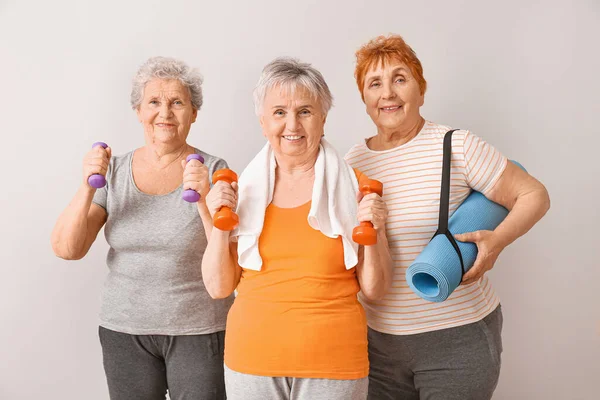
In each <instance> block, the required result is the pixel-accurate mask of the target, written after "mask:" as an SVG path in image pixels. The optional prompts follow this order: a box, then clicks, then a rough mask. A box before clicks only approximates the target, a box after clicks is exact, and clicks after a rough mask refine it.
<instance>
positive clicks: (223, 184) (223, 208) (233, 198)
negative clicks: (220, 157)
mask: <svg viewBox="0 0 600 400" xmlns="http://www.w3.org/2000/svg"><path fill="white" fill-rule="evenodd" d="M222 171H226V170H220V171H217V172H216V173H215V175H218V174H217V173H219V172H222ZM230 172H231V173H233V171H230ZM233 175H235V173H233ZM232 177H233V176H232ZM215 178H216V176H213V181H214V185H213V187H212V188H211V189H210V192H208V195H207V196H206V206H207V208H208V212H209V213H210V216H211V218H212V219H213V221H215V227H217V228H219V229H221V230H224V231H230V230H232V229H234V228H235V226H237V221H238V218H237V215H236V214H235V213H233V212H232V211H231V210H235V209H236V208H237V202H238V184H237V176H235V179H215ZM224 212H225V214H226V215H223V216H222V218H220V217H221V216H220V214H224ZM215 215H216V216H215ZM217 220H222V221H223V224H219V223H218V222H217Z"/></svg>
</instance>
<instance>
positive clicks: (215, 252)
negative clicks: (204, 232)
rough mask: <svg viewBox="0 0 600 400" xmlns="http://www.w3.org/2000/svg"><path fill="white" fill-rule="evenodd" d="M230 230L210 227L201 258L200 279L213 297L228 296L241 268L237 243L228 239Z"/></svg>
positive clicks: (240, 273) (236, 282)
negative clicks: (208, 237)
mask: <svg viewBox="0 0 600 400" xmlns="http://www.w3.org/2000/svg"><path fill="white" fill-rule="evenodd" d="M229 236H230V232H224V231H222V230H220V229H217V228H212V233H211V237H210V239H209V241H208V246H206V250H205V252H204V257H203V258H202V279H203V280H204V286H206V290H207V291H208V294H209V295H210V297H212V298H213V299H223V298H226V297H228V296H229V295H230V294H231V293H233V291H234V290H235V288H237V285H238V283H239V282H240V277H241V276H242V268H241V267H240V266H239V265H238V263H237V243H232V242H230V241H229Z"/></svg>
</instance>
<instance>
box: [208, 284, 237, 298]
mask: <svg viewBox="0 0 600 400" xmlns="http://www.w3.org/2000/svg"><path fill="white" fill-rule="evenodd" d="M205 286H206V291H207V292H208V295H209V296H210V297H211V298H213V299H215V300H219V299H226V298H227V297H229V296H231V294H232V293H233V289H231V288H227V287H223V286H222V285H210V284H208V285H205Z"/></svg>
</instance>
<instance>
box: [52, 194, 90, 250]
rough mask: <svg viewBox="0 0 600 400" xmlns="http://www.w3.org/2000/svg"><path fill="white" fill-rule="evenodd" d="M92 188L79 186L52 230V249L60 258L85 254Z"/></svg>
mask: <svg viewBox="0 0 600 400" xmlns="http://www.w3.org/2000/svg"><path fill="white" fill-rule="evenodd" d="M93 198H94V189H92V188H90V187H86V186H81V187H80V188H79V190H78V191H77V193H76V194H75V197H73V199H72V200H71V202H70V203H69V205H68V206H67V208H65V210H64V211H63V212H62V213H61V215H60V216H59V217H58V220H57V221H56V224H55V226H54V229H53V230H52V237H51V241H52V249H53V250H54V253H55V254H56V255H57V256H58V257H61V258H64V259H68V260H72V259H79V258H82V257H83V256H84V255H85V250H86V249H85V246H86V243H87V235H88V213H89V210H90V206H91V204H92V199H93Z"/></svg>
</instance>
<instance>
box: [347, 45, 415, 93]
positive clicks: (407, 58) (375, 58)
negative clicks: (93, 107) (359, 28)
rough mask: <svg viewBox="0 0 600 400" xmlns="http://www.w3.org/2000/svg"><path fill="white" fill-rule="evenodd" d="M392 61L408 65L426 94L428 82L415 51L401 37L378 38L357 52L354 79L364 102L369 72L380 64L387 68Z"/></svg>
mask: <svg viewBox="0 0 600 400" xmlns="http://www.w3.org/2000/svg"><path fill="white" fill-rule="evenodd" d="M392 61H398V62H401V63H404V64H406V66H407V67H408V68H409V69H410V72H411V73H412V75H413V77H414V78H415V79H416V81H417V83H418V84H419V89H421V94H425V90H427V81H425V78H424V77H423V66H422V65H421V61H419V59H418V58H417V54H416V53H415V52H414V50H413V49H412V48H411V47H410V46H409V45H407V44H406V42H405V41H404V39H402V36H400V35H389V36H378V37H376V38H375V39H372V40H370V41H369V42H368V43H367V44H365V45H363V46H362V47H361V48H360V49H358V51H357V52H356V69H355V70H354V77H355V78H356V85H357V86H358V91H359V92H360V96H361V97H362V99H363V101H364V100H365V96H364V94H363V88H364V84H365V76H366V75H367V72H368V71H369V70H371V69H372V68H375V67H376V66H378V65H379V64H381V65H382V66H383V67H385V66H386V64H388V63H390V62H392Z"/></svg>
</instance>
